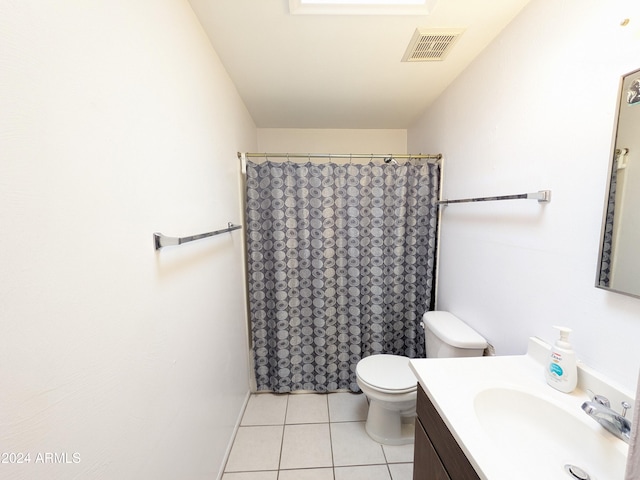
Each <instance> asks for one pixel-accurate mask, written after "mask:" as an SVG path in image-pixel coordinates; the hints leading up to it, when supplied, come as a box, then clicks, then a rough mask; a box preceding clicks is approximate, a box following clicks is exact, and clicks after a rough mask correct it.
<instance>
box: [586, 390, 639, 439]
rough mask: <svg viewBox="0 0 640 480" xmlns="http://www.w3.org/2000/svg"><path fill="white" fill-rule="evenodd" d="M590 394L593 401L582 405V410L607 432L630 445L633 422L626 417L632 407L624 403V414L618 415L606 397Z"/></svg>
mask: <svg viewBox="0 0 640 480" xmlns="http://www.w3.org/2000/svg"><path fill="white" fill-rule="evenodd" d="M588 392H589V396H590V397H591V400H589V401H587V402H584V403H583V404H582V410H584V411H585V413H586V414H587V415H589V416H590V417H591V418H593V419H594V420H595V421H596V422H598V423H599V424H600V425H602V426H603V427H604V428H605V429H606V430H607V431H609V432H611V433H612V434H614V435H615V436H616V437H618V438H620V439H622V440H624V441H625V442H627V443H629V439H630V437H631V422H630V421H629V419H628V418H626V417H625V415H626V414H627V410H628V409H629V407H630V406H631V405H629V404H628V403H627V402H622V413H618V412H616V411H615V410H613V409H612V408H611V403H610V402H609V400H608V399H607V398H606V397H603V396H602V395H593V392H591V391H589V390H588Z"/></svg>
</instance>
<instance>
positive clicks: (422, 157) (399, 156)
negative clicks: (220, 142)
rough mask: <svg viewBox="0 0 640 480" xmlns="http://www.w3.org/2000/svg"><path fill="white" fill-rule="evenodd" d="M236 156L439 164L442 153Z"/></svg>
mask: <svg viewBox="0 0 640 480" xmlns="http://www.w3.org/2000/svg"><path fill="white" fill-rule="evenodd" d="M238 158H239V159H241V160H242V159H243V158H308V159H312V158H329V159H332V158H348V159H350V160H351V159H353V158H369V159H372V160H373V159H374V158H382V159H384V161H385V162H386V163H389V162H391V160H395V159H398V160H403V159H404V160H410V159H416V160H427V161H429V160H432V162H429V163H435V164H439V163H440V159H442V154H441V153H429V154H422V153H418V154H415V155H409V154H406V153H249V152H246V153H243V152H238Z"/></svg>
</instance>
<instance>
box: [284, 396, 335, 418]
mask: <svg viewBox="0 0 640 480" xmlns="http://www.w3.org/2000/svg"><path fill="white" fill-rule="evenodd" d="M327 422H329V408H328V406H327V395H318V394H313V393H300V394H296V395H290V396H289V403H288V405H287V417H286V420H285V423H287V424H295V423H327Z"/></svg>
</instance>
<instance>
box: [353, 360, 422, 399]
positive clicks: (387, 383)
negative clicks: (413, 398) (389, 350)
mask: <svg viewBox="0 0 640 480" xmlns="http://www.w3.org/2000/svg"><path fill="white" fill-rule="evenodd" d="M356 374H357V375H358V376H359V377H360V378H361V379H362V380H364V381H365V382H366V383H368V384H369V385H371V386H373V387H376V388H380V389H384V390H392V391H400V390H410V389H412V388H416V385H417V383H418V380H417V378H416V376H415V375H414V374H413V372H412V371H411V368H409V358H407V357H401V356H400V355H386V354H379V355H370V356H368V357H366V358H363V359H362V360H360V361H359V362H358V364H357V365H356Z"/></svg>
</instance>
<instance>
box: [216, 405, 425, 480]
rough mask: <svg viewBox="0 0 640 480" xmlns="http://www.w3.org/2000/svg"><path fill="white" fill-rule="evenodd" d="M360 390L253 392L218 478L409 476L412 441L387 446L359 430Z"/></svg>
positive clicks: (376, 479) (390, 479) (388, 479)
mask: <svg viewBox="0 0 640 480" xmlns="http://www.w3.org/2000/svg"><path fill="white" fill-rule="evenodd" d="M366 417H367V400H366V397H365V396H364V395H362V394H360V395H356V394H352V393H331V394H327V395H321V394H292V395H274V394H267V393H262V394H255V395H252V396H251V397H250V399H249V402H248V404H247V408H246V410H245V412H244V415H243V417H242V422H241V424H240V427H239V428H238V433H237V434H236V438H235V440H234V443H233V446H232V448H231V452H230V454H229V458H228V460H227V465H226V466H225V473H224V475H223V476H222V480H411V478H412V475H413V445H402V446H388V445H380V444H379V443H377V442H375V441H373V440H372V439H371V438H370V437H369V436H368V435H367V433H366V432H365V430H364V421H365V419H366Z"/></svg>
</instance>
